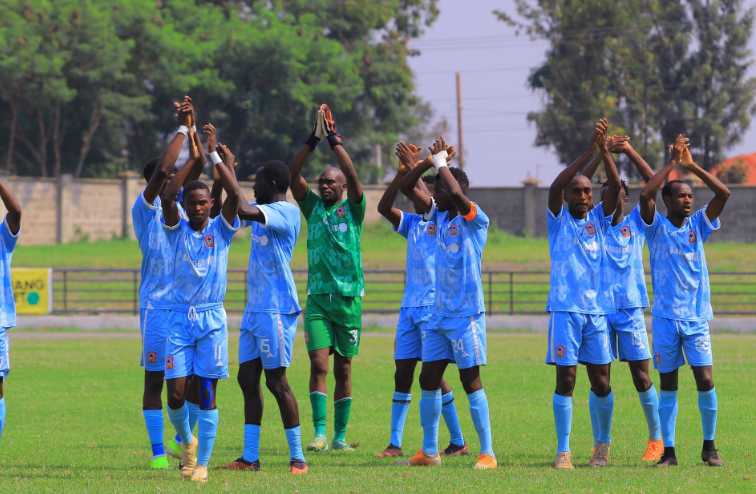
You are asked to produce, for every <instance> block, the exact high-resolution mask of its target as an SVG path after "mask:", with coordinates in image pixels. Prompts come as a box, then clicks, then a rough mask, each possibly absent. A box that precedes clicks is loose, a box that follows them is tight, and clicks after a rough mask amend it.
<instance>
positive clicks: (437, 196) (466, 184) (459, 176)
mask: <svg viewBox="0 0 756 494" xmlns="http://www.w3.org/2000/svg"><path fill="white" fill-rule="evenodd" d="M449 172H451V174H452V177H454V180H456V181H457V183H458V184H459V188H460V189H462V193H463V194H465V195H467V189H469V188H470V181H469V180H468V179H467V173H465V172H464V171H462V170H460V169H459V168H457V167H453V166H450V167H449ZM434 185H435V190H434V191H433V200H434V201H435V202H436V207H437V208H438V210H439V211H441V212H444V211H449V210H450V209H452V208H453V207H454V203H453V202H452V200H451V194H450V191H449V187H448V186H447V185H446V183H445V182H444V181H443V180H441V175H439V174H438V173H437V174H436V179H435V182H434Z"/></svg>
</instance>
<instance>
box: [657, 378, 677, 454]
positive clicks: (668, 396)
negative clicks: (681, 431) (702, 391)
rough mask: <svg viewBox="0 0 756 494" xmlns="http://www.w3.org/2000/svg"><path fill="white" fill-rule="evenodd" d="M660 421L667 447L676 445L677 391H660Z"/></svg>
mask: <svg viewBox="0 0 756 494" xmlns="http://www.w3.org/2000/svg"><path fill="white" fill-rule="evenodd" d="M659 421H660V422H661V434H662V439H663V440H664V447H665V448H674V447H675V427H676V426H677V391H664V390H663V389H662V390H661V392H660V393H659Z"/></svg>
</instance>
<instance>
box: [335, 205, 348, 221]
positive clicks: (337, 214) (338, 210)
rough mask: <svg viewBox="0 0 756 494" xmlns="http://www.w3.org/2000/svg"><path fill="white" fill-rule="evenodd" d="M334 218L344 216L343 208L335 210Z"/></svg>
mask: <svg viewBox="0 0 756 494" xmlns="http://www.w3.org/2000/svg"><path fill="white" fill-rule="evenodd" d="M336 216H338V217H339V218H343V217H344V216H346V211H344V206H341V207H339V208H338V209H336Z"/></svg>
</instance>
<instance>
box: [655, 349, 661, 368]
mask: <svg viewBox="0 0 756 494" xmlns="http://www.w3.org/2000/svg"><path fill="white" fill-rule="evenodd" d="M654 360H656V365H659V364H661V355H659V352H654Z"/></svg>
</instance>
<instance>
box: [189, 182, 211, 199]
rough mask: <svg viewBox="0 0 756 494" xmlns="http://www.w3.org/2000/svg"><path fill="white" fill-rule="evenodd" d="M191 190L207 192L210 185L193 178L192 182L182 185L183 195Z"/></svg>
mask: <svg viewBox="0 0 756 494" xmlns="http://www.w3.org/2000/svg"><path fill="white" fill-rule="evenodd" d="M193 190H206V191H207V192H208V193H210V187H208V186H207V184H206V183H205V182H202V181H200V180H195V181H194V182H189V183H188V184H186V185H184V197H186V195H187V194H188V193H189V192H191V191H193Z"/></svg>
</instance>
